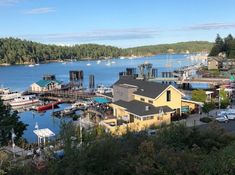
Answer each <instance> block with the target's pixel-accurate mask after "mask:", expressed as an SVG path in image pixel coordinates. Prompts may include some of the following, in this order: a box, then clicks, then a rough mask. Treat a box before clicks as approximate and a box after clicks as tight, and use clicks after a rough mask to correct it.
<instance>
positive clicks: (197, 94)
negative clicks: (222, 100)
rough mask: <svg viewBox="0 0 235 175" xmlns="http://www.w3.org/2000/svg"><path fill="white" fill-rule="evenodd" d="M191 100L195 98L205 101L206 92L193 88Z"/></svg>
mask: <svg viewBox="0 0 235 175" xmlns="http://www.w3.org/2000/svg"><path fill="white" fill-rule="evenodd" d="M192 100H195V101H198V102H205V101H206V92H205V91H204V90H202V89H200V90H193V91H192Z"/></svg>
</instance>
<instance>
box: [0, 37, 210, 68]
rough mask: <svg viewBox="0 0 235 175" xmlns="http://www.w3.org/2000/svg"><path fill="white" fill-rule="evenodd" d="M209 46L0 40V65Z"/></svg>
mask: <svg viewBox="0 0 235 175" xmlns="http://www.w3.org/2000/svg"><path fill="white" fill-rule="evenodd" d="M211 48H212V44H211V43H209V42H203V41H192V42H181V43H175V44H162V45H153V46H143V47H135V48H128V49H121V48H118V47H113V46H105V45H98V44H82V45H74V46H58V45H46V44H41V43H37V42H32V41H26V40H21V39H15V38H3V39H0V64H30V63H42V62H44V63H45V62H51V61H58V60H65V59H76V60H81V59H86V58H89V59H100V58H115V57H120V56H132V55H136V56H151V55H156V54H161V53H168V50H169V49H171V50H172V52H174V53H185V52H186V51H189V52H191V53H192V52H203V51H205V52H208V51H210V50H211Z"/></svg>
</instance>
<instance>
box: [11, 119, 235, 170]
mask: <svg viewBox="0 0 235 175" xmlns="http://www.w3.org/2000/svg"><path fill="white" fill-rule="evenodd" d="M64 129H65V132H63V133H64V134H65V135H64V136H66V137H65V138H66V140H65V157H64V158H62V159H60V160H55V161H49V162H48V169H47V170H46V172H43V173H38V174H51V175H53V174H57V175H67V174H68V175H70V174H81V175H83V174H90V175H106V174H107V175H123V174H125V175H143V174H148V175H156V174H157V175H176V174H184V175H208V174H210V175H218V174H228V175H229V174H234V173H235V166H234V161H235V154H234V153H235V149H234V148H235V138H234V136H233V135H231V134H228V133H226V132H225V131H224V130H223V129H221V128H220V127H219V126H218V125H217V124H216V123H211V124H209V126H208V128H205V129H198V128H187V127H186V126H184V125H183V124H172V125H170V126H164V127H163V128H160V129H159V130H158V131H157V134H156V135H154V136H148V135H147V134H146V133H145V132H142V133H127V134H126V135H124V136H122V137H113V136H110V135H107V134H99V132H97V129H95V130H93V131H89V132H87V133H84V135H86V134H89V135H93V137H90V139H88V140H86V141H85V142H84V143H83V144H82V146H79V147H76V146H74V143H72V142H71V139H70V138H71V135H72V136H76V134H77V131H76V129H72V128H71V126H69V127H65V128H64ZM69 130H70V132H69ZM94 132H95V133H96V134H94ZM34 173H35V172H34V171H33V170H30V168H27V166H26V167H24V168H20V169H13V170H12V171H11V172H9V174H17V175H20V174H24V175H27V174H34Z"/></svg>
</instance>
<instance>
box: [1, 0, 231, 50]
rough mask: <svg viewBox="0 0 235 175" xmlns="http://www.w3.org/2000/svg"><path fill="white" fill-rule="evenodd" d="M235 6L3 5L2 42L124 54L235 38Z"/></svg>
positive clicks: (205, 0)
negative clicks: (91, 46)
mask: <svg viewBox="0 0 235 175" xmlns="http://www.w3.org/2000/svg"><path fill="white" fill-rule="evenodd" d="M234 7H235V0H0V37H16V38H21V39H27V40H32V41H36V42H41V43H45V44H57V45H74V44H84V43H97V44H105V45H113V46H118V47H122V48H126V47H135V46H142V45H153V44H165V43H175V42H182V41H195V40H197V41H198V40H203V41H214V40H215V37H216V34H217V33H219V34H220V35H221V36H222V37H225V36H227V35H228V34H230V33H231V34H234V35H235V13H234Z"/></svg>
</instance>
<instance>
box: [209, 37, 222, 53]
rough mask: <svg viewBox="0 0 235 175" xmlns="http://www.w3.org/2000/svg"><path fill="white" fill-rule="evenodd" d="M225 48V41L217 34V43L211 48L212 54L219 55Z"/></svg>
mask: <svg viewBox="0 0 235 175" xmlns="http://www.w3.org/2000/svg"><path fill="white" fill-rule="evenodd" d="M223 48H224V41H223V39H222V38H221V37H220V35H219V34H217V36H216V39H215V44H214V46H213V47H212V49H211V52H210V54H209V55H210V56H217V55H218V54H219V53H220V52H222V51H223Z"/></svg>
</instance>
